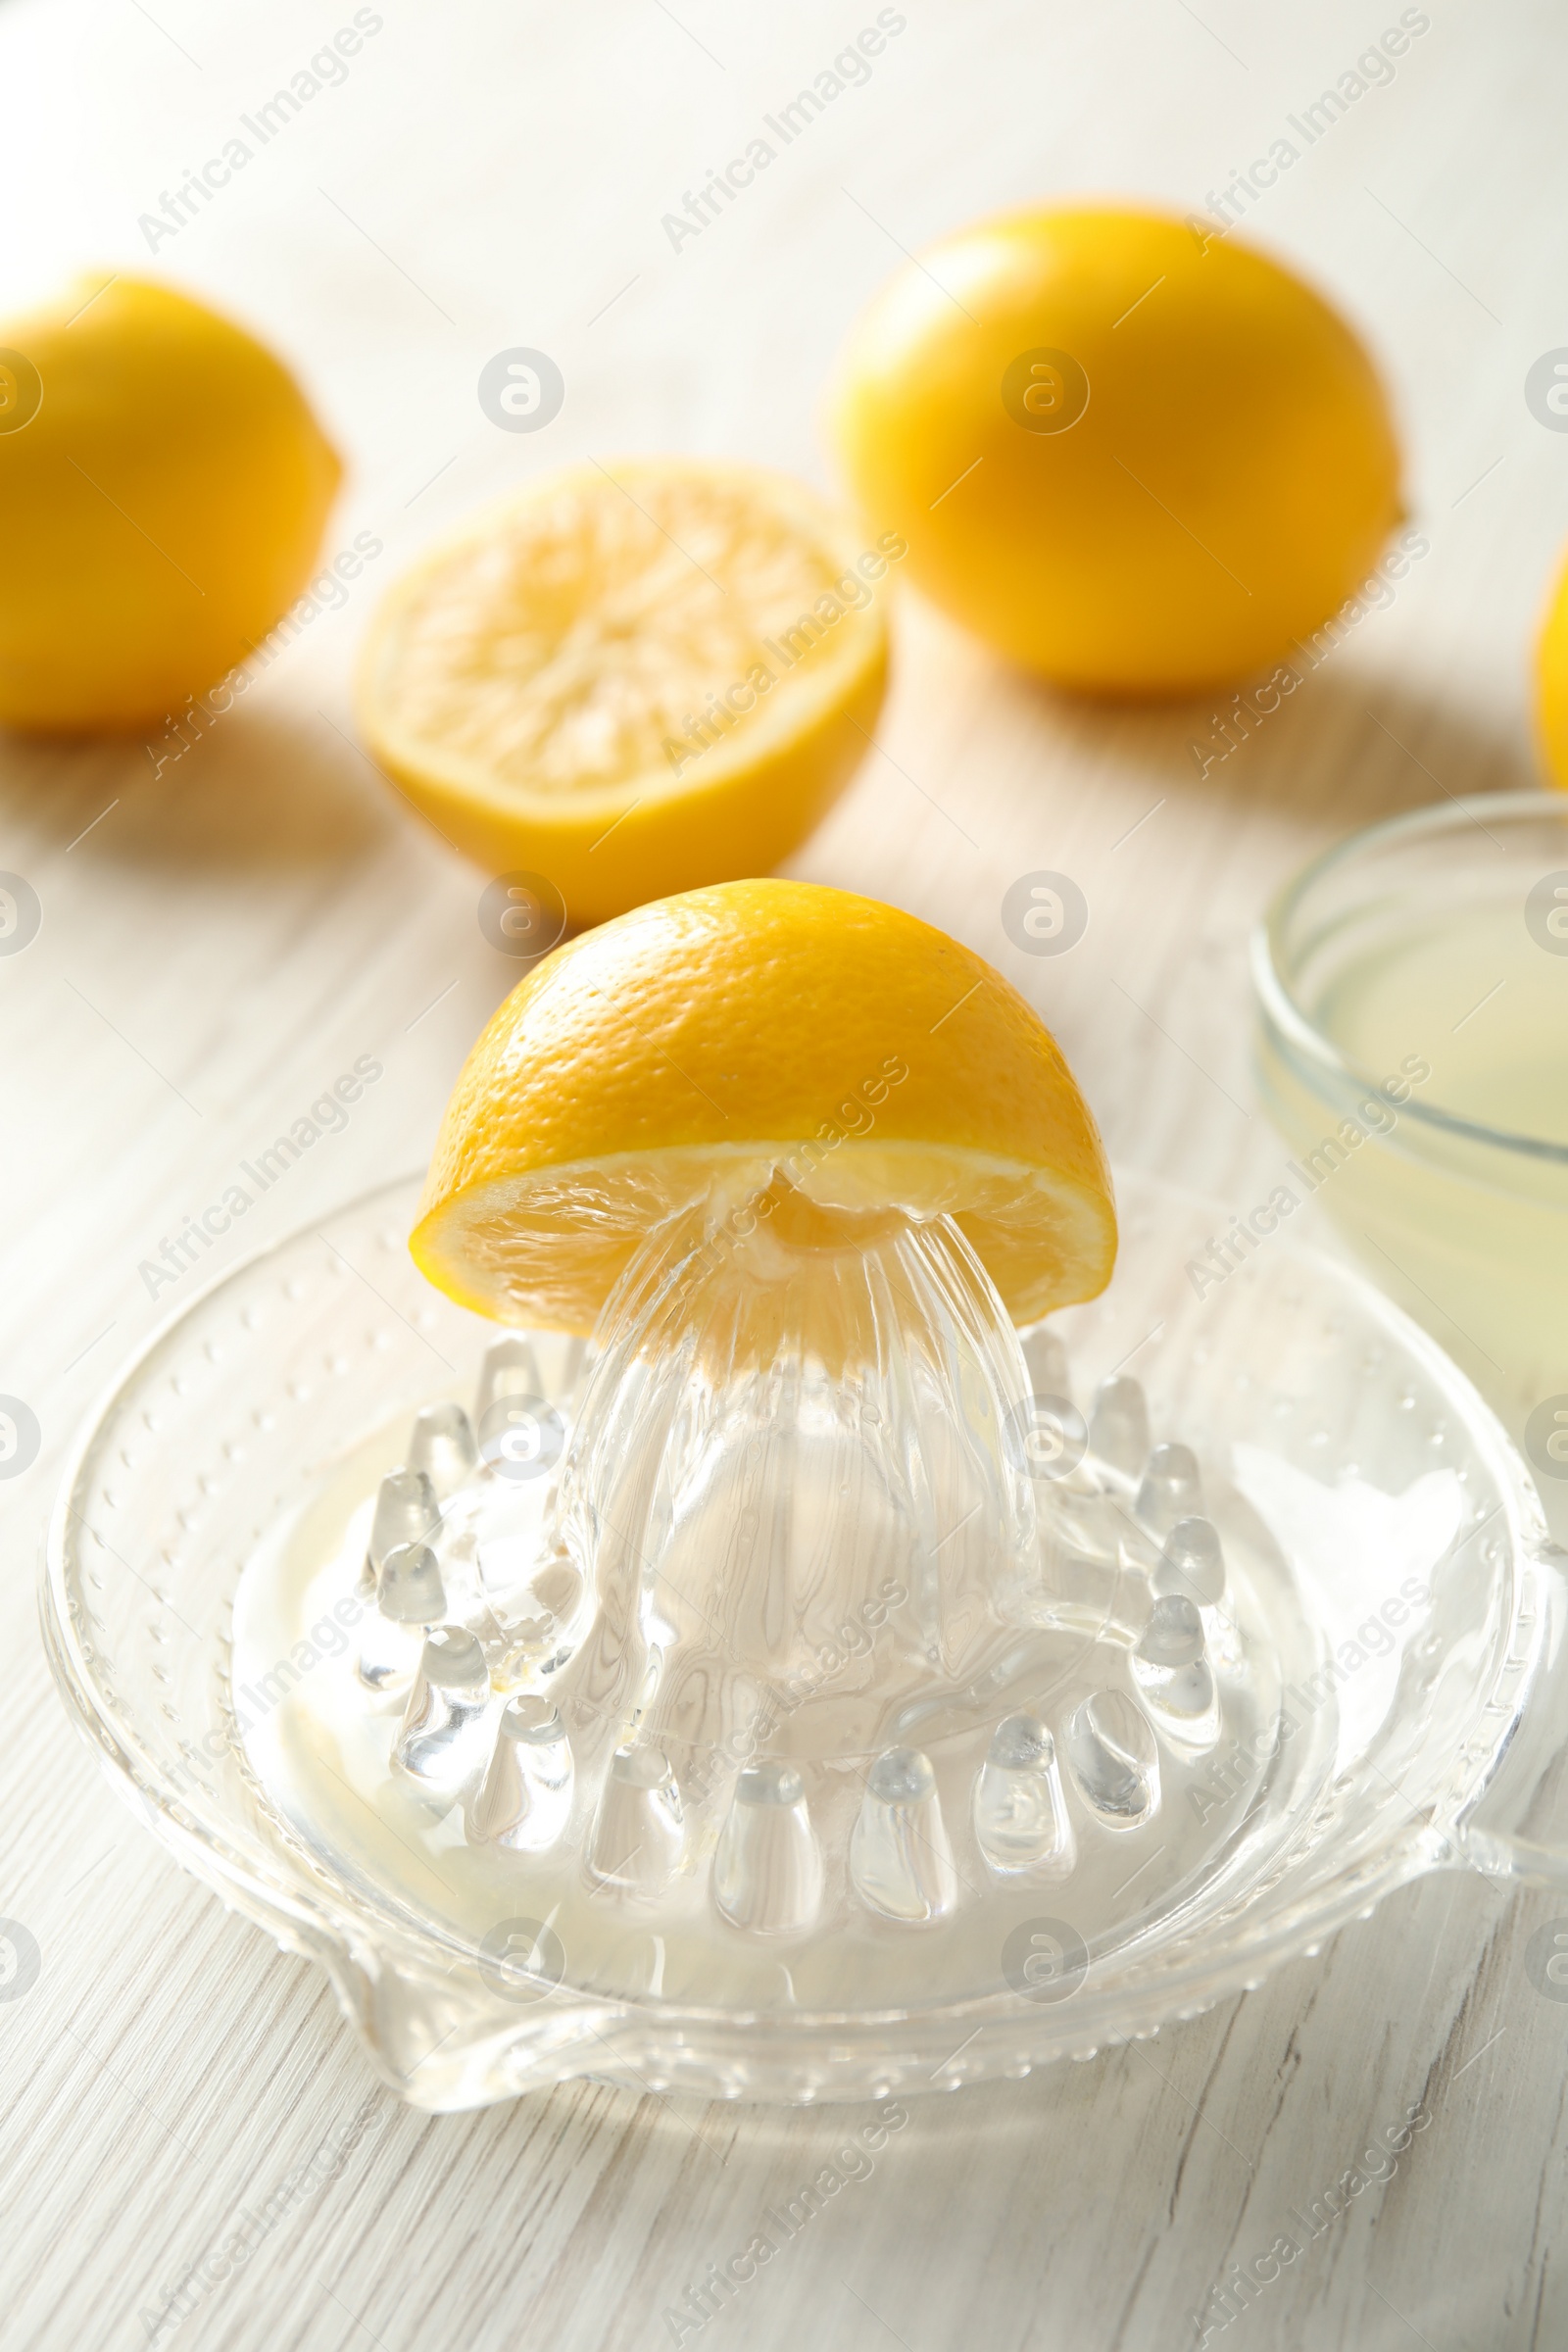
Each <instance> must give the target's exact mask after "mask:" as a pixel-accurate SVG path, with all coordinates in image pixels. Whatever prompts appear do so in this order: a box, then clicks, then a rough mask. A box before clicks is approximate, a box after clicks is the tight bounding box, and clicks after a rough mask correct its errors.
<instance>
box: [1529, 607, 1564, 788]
mask: <svg viewBox="0 0 1568 2352" xmlns="http://www.w3.org/2000/svg"><path fill="white" fill-rule="evenodd" d="M1536 730H1537V734H1538V737H1539V739H1540V743H1541V750H1542V755H1543V758H1544V760H1545V763H1546V775H1547V780H1548V781H1549V782H1550V783H1553V784H1555V785H1556V786H1557V787H1558V788H1559V790H1561V791H1568V564H1564V565H1563V566H1562V568H1561V569H1560V570H1559V572H1558V574H1557V577H1556V579H1555V580H1554V581H1553V582H1552V588H1551V595H1550V596H1549V598H1548V599H1547V602H1546V610H1545V613H1544V617H1543V620H1542V624H1541V633H1540V635H1539V636H1538V638H1537V639H1536Z"/></svg>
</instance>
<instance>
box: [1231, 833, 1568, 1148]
mask: <svg viewBox="0 0 1568 2352" xmlns="http://www.w3.org/2000/svg"><path fill="white" fill-rule="evenodd" d="M1475 797H1476V798H1478V799H1481V800H1484V801H1485V803H1486V806H1487V809H1488V810H1489V812H1490V813H1492V814H1494V815H1496V816H1499V817H1527V816H1532V815H1534V816H1551V817H1555V818H1556V819H1557V820H1558V821H1559V822H1560V823H1561V824H1562V825H1563V826H1564V828H1565V830H1568V795H1565V794H1563V793H1561V792H1549V791H1534V790H1522V791H1518V792H1497V793H1486V794H1478V795H1477V796H1475ZM1461 821H1463V822H1468V823H1470V824H1477V823H1479V822H1480V819H1479V818H1478V817H1476V816H1475V815H1473V813H1472V812H1471V810H1470V809H1469V808H1468V807H1466V805H1465V804H1464V803H1463V802H1457V801H1456V802H1454V803H1452V804H1451V805H1448V804H1446V803H1444V802H1442V801H1434V802H1428V803H1426V804H1425V805H1423V806H1422V807H1421V808H1419V809H1405V810H1403V811H1402V812H1401V814H1399V815H1397V816H1386V817H1380V818H1379V819H1378V821H1377V823H1376V824H1371V825H1362V826H1359V827H1357V829H1356V830H1355V831H1354V832H1353V833H1347V834H1346V835H1345V836H1344V837H1343V839H1341V840H1339V841H1336V842H1333V843H1331V844H1330V846H1329V847H1328V848H1327V849H1326V850H1320V851H1319V852H1318V853H1317V855H1316V856H1315V857H1313V858H1308V859H1307V861H1306V863H1305V864H1304V865H1301V866H1298V867H1297V868H1296V870H1295V872H1294V873H1293V874H1292V875H1291V876H1290V878H1289V879H1288V880H1287V881H1286V882H1284V883H1282V884H1281V886H1280V888H1279V889H1278V890H1277V891H1276V892H1275V894H1274V896H1273V897H1272V899H1270V901H1269V903H1268V905H1267V907H1265V908H1264V910H1263V913H1262V914H1261V916H1260V917H1259V918H1258V920H1257V922H1256V923H1254V925H1253V926H1252V932H1251V937H1250V942H1249V962H1250V969H1251V978H1252V991H1253V995H1254V997H1255V998H1256V1000H1257V1005H1258V1009H1259V1011H1260V1013H1261V1014H1262V1016H1263V1018H1264V1020H1265V1021H1266V1022H1267V1023H1268V1024H1269V1025H1270V1027H1272V1029H1273V1030H1274V1031H1275V1033H1276V1034H1277V1036H1278V1037H1279V1039H1280V1040H1281V1042H1282V1043H1283V1044H1285V1045H1287V1046H1288V1047H1290V1048H1292V1049H1294V1052H1295V1054H1297V1056H1298V1057H1299V1060H1301V1061H1304V1062H1305V1063H1307V1064H1308V1065H1310V1069H1309V1075H1310V1076H1311V1077H1313V1078H1316V1079H1317V1080H1318V1081H1320V1085H1319V1093H1320V1095H1321V1097H1322V1099H1323V1100H1324V1101H1325V1102H1331V1103H1332V1101H1333V1097H1332V1095H1331V1094H1330V1092H1329V1091H1328V1087H1327V1086H1325V1085H1323V1084H1322V1083H1321V1082H1322V1081H1328V1082H1329V1083H1330V1084H1331V1085H1332V1084H1333V1083H1336V1082H1337V1083H1338V1084H1339V1085H1340V1086H1341V1087H1342V1088H1344V1089H1346V1090H1348V1092H1349V1093H1350V1094H1353V1095H1354V1096H1356V1097H1362V1096H1365V1095H1367V1094H1378V1093H1380V1092H1381V1090H1382V1086H1383V1080H1382V1078H1381V1077H1380V1076H1379V1075H1378V1073H1377V1072H1376V1071H1375V1070H1373V1069H1372V1068H1370V1067H1369V1065H1368V1064H1366V1063H1365V1062H1361V1061H1358V1060H1356V1058H1355V1057H1354V1055H1352V1054H1348V1053H1346V1052H1345V1050H1344V1048H1343V1047H1341V1046H1339V1045H1336V1044H1335V1042H1334V1040H1333V1039H1332V1038H1331V1037H1330V1036H1329V1034H1328V1032H1327V1031H1326V1030H1325V1029H1323V1028H1322V1027H1321V1026H1320V1025H1319V1023H1318V1022H1317V1021H1315V1020H1314V1019H1313V1017H1312V1015H1311V1014H1310V1013H1309V1012H1308V1011H1307V1010H1306V1009H1305V1007H1304V1006H1303V1005H1301V1004H1300V1003H1299V1000H1298V999H1297V997H1296V996H1295V994H1294V993H1293V987H1292V981H1291V978H1290V976H1289V975H1290V974H1291V972H1292V971H1293V969H1294V959H1293V958H1292V957H1291V956H1290V955H1289V954H1288V953H1287V952H1286V948H1285V938H1286V932H1287V928H1288V926H1289V924H1290V922H1291V921H1292V919H1293V918H1294V916H1295V914H1296V913H1297V911H1298V909H1299V906H1300V903H1301V901H1302V899H1303V898H1304V897H1305V896H1306V894H1307V892H1308V891H1309V890H1311V889H1313V888H1314V887H1315V885H1316V884H1317V883H1319V882H1320V881H1322V880H1323V879H1324V877H1325V876H1328V875H1332V874H1333V872H1334V871H1335V869H1336V867H1338V866H1342V865H1348V864H1349V863H1351V862H1352V861H1353V860H1354V859H1355V858H1357V857H1359V856H1360V855H1361V853H1362V852H1363V851H1365V850H1368V849H1370V848H1373V847H1375V846H1378V845H1380V844H1382V843H1384V842H1386V841H1390V840H1401V839H1402V840H1419V839H1421V838H1422V837H1423V836H1429V835H1432V834H1441V833H1446V832H1448V831H1450V830H1453V831H1457V829H1458V826H1459V824H1460V823H1461ZM1399 1117H1400V1121H1401V1123H1403V1122H1404V1121H1412V1122H1413V1123H1414V1131H1415V1132H1416V1133H1417V1134H1419V1133H1420V1132H1421V1130H1422V1129H1423V1128H1429V1129H1431V1130H1432V1131H1433V1132H1434V1133H1435V1134H1442V1135H1449V1136H1455V1137H1457V1138H1459V1139H1460V1140H1461V1141H1462V1142H1466V1143H1473V1144H1481V1145H1484V1146H1485V1147H1487V1148H1488V1149H1489V1150H1491V1151H1495V1152H1513V1153H1519V1154H1522V1155H1523V1156H1524V1157H1526V1158H1528V1159H1534V1160H1544V1161H1545V1162H1546V1163H1547V1164H1548V1165H1551V1166H1557V1167H1568V1144H1559V1143H1553V1142H1551V1141H1550V1140H1548V1139H1547V1138H1546V1137H1544V1136H1531V1135H1521V1134H1519V1133H1517V1132H1516V1131H1515V1130H1513V1129H1511V1128H1506V1127H1493V1126H1490V1125H1488V1124H1487V1122H1486V1121H1484V1120H1481V1119H1472V1118H1467V1117H1466V1116H1465V1115H1464V1114H1463V1113H1462V1112H1459V1111H1453V1110H1446V1109H1445V1108H1444V1107H1443V1105H1442V1104H1441V1103H1425V1102H1419V1101H1417V1099H1416V1097H1415V1096H1414V1095H1413V1094H1411V1095H1409V1096H1408V1097H1407V1098H1406V1099H1405V1101H1404V1102H1403V1103H1400V1104H1399Z"/></svg>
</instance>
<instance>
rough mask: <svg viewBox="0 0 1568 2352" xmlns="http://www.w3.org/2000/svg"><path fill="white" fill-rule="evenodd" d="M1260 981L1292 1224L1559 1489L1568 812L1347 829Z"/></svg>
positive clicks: (1523, 796)
mask: <svg viewBox="0 0 1568 2352" xmlns="http://www.w3.org/2000/svg"><path fill="white" fill-rule="evenodd" d="M1252 971H1253V982H1254V988H1255V993H1256V999H1257V1006H1258V1033H1257V1034H1258V1067H1259V1082H1260V1086H1261V1090H1262V1094H1263V1097H1264V1101H1265V1103H1266V1104H1267V1106H1268V1108H1269V1111H1270V1114H1271V1116H1272V1117H1273V1119H1274V1122H1275V1124H1276V1125H1277V1126H1278V1127H1279V1128H1280V1130H1281V1132H1282V1133H1283V1134H1284V1136H1285V1137H1286V1139H1287V1141H1288V1143H1289V1145H1290V1147H1291V1152H1292V1157H1291V1158H1290V1159H1289V1160H1288V1161H1286V1162H1285V1164H1284V1165H1283V1166H1282V1168H1281V1170H1280V1177H1279V1182H1280V1186H1281V1187H1282V1188H1283V1189H1284V1191H1285V1193H1286V1194H1287V1195H1289V1196H1290V1204H1289V1206H1288V1207H1286V1208H1285V1213H1287V1214H1289V1213H1294V1207H1295V1206H1296V1205H1297V1204H1299V1202H1301V1201H1305V1200H1306V1199H1308V1198H1315V1199H1317V1200H1319V1201H1320V1202H1321V1204H1322V1205H1323V1206H1324V1207H1326V1208H1327V1209H1328V1210H1329V1212H1330V1214H1331V1215H1332V1216H1333V1217H1334V1218H1335V1220H1336V1222H1337V1223H1338V1224H1339V1225H1340V1227H1341V1228H1342V1229H1343V1231H1344V1233H1345V1235H1346V1238H1347V1239H1348V1242H1349V1243H1350V1245H1351V1247H1352V1248H1353V1249H1354V1250H1356V1251H1357V1252H1358V1253H1359V1254H1360V1255H1361V1256H1362V1258H1363V1259H1364V1260H1365V1262H1366V1263H1367V1265H1368V1267H1369V1269H1370V1271H1371V1272H1372V1274H1373V1276H1374V1277H1375V1279H1376V1280H1377V1281H1378V1282H1379V1283H1380V1284H1381V1285H1382V1286H1384V1287H1385V1288H1387V1289H1389V1290H1391V1291H1392V1292H1393V1293H1394V1295H1395V1296H1396V1297H1397V1299H1399V1300H1400V1302H1401V1304H1403V1305H1405V1306H1406V1307H1407V1308H1408V1309H1409V1311H1410V1312H1411V1313H1412V1314H1413V1315H1414V1316H1415V1317H1416V1318H1417V1320H1419V1321H1422V1322H1425V1323H1426V1324H1427V1325H1428V1326H1429V1327H1430V1328H1431V1329H1432V1330H1433V1331H1434V1332H1435V1333H1436V1335H1437V1336H1438V1337H1439V1338H1440V1339H1441V1340H1442V1342H1443V1344H1444V1346H1445V1347H1446V1348H1448V1349H1449V1351H1450V1352H1451V1353H1453V1354H1454V1355H1455V1356H1456V1357H1457V1358H1458V1360H1459V1361H1460V1362H1461V1363H1462V1364H1463V1366H1464V1368H1465V1369H1466V1370H1467V1371H1468V1372H1469V1373H1470V1374H1471V1376H1472V1378H1474V1379H1475V1380H1476V1382H1477V1383H1478V1385H1479V1386H1480V1387H1481V1388H1482V1389H1483V1391H1484V1392H1485V1393H1486V1394H1487V1395H1488V1396H1489V1397H1491V1398H1492V1399H1493V1400H1494V1401H1495V1403H1496V1404H1497V1405H1498V1406H1499V1408H1500V1409H1502V1410H1503V1412H1504V1413H1505V1415H1506V1417H1507V1418H1508V1420H1509V1422H1510V1425H1512V1426H1517V1427H1518V1428H1520V1429H1522V1431H1523V1432H1524V1436H1525V1444H1526V1450H1527V1452H1528V1454H1529V1456H1530V1459H1531V1462H1532V1466H1533V1467H1534V1468H1535V1469H1536V1471H1537V1472H1538V1473H1540V1474H1541V1475H1542V1476H1543V1477H1544V1478H1545V1479H1547V1480H1550V1481H1552V1482H1557V1481H1561V1480H1563V1479H1565V1478H1568V1435H1565V1434H1563V1433H1568V1395H1564V1394H1562V1392H1565V1391H1568V1054H1565V1053H1564V1050H1563V1043H1562V1041H1563V1039H1564V1037H1565V1035H1568V797H1565V796H1564V795H1562V794H1559V793H1508V794H1498V795H1495V796H1483V797H1479V798H1477V799H1475V800H1474V801H1471V802H1465V803H1459V802H1452V801H1450V802H1445V803H1443V804H1441V805H1440V806H1438V807H1436V808H1430V809H1418V810H1416V811H1415V813H1414V814H1412V815H1407V816H1401V817H1397V818H1394V819H1393V820H1392V821H1390V822H1388V823H1385V824H1378V825H1373V826H1371V827H1370V828H1369V829H1368V830H1366V831H1365V832H1361V833H1357V834H1354V835H1352V836H1351V838H1350V839H1349V840H1348V841H1344V842H1341V843H1340V844H1339V845H1338V846H1337V847H1336V848H1334V849H1332V850H1330V851H1328V852H1327V853H1326V855H1324V856H1323V857H1320V858H1316V859H1314V860H1313V861H1312V862H1311V863H1310V864H1309V865H1307V866H1306V867H1304V868H1303V870H1302V871H1301V872H1300V873H1299V874H1298V875H1297V876H1296V877H1295V878H1294V880H1292V881H1291V882H1290V883H1289V884H1288V885H1287V886H1286V888H1285V889H1284V890H1283V891H1281V893H1280V894H1279V896H1278V898H1277V899H1276V900H1275V902H1274V904H1273V906H1272V907H1270V909H1269V912H1268V914H1267V916H1266V918H1265V919H1264V921H1263V922H1262V924H1261V925H1260V926H1259V928H1258V930H1257V932H1256V934H1255V935H1254V939H1253V946H1252ZM1277 1205H1279V1204H1277ZM1248 1222H1249V1220H1244V1226H1245V1225H1247V1224H1248ZM1559 1407H1560V1408H1562V1412H1561V1418H1560V1420H1559V1419H1558V1418H1554V1415H1556V1413H1557V1410H1558V1408H1559ZM1554 1441H1555V1446H1556V1450H1555V1451H1553V1450H1551V1447H1552V1445H1553V1442H1554ZM1547 1495H1548V1501H1555V1500H1556V1496H1555V1494H1554V1493H1553V1492H1552V1490H1550V1489H1548V1490H1547Z"/></svg>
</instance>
